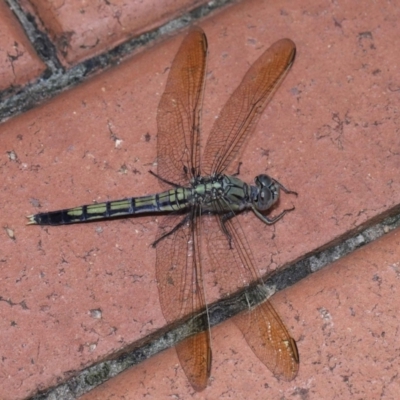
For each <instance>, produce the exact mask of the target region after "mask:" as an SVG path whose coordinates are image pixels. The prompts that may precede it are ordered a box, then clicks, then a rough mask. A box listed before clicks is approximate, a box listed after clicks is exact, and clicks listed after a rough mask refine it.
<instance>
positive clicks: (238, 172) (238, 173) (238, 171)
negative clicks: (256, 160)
mask: <svg viewBox="0 0 400 400" xmlns="http://www.w3.org/2000/svg"><path fill="white" fill-rule="evenodd" d="M242 164H243V163H242V162H241V161H240V162H239V163H238V169H237V171H236V172H235V173H234V174H232V176H238V175H240V167H241V166H242Z"/></svg>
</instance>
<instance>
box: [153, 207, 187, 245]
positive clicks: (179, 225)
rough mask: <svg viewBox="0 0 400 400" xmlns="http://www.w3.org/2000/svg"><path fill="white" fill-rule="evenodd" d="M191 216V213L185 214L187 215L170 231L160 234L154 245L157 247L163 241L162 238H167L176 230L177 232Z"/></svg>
mask: <svg viewBox="0 0 400 400" xmlns="http://www.w3.org/2000/svg"><path fill="white" fill-rule="evenodd" d="M189 218H190V214H187V215H185V217H184V218H183V219H182V221H181V222H179V223H178V224H177V225H176V226H174V227H173V228H172V229H171V230H170V231H169V232H167V233H164V235H162V236H160V237H159V238H157V239H156V240H155V241H154V242H153V243H152V244H151V246H152V247H156V246H157V245H158V243H160V242H161V240H163V239H165V238H166V237H167V236H169V235H172V234H173V233H174V232H176V231H177V230H178V229H179V228H181V227H182V226H183V225H185V224H186V223H187V222H188V221H189Z"/></svg>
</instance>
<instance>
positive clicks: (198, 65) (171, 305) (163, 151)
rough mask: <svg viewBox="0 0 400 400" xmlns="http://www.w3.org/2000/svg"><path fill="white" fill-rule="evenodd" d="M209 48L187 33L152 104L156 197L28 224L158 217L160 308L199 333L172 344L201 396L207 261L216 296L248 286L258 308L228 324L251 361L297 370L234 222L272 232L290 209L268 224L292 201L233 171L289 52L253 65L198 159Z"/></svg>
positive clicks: (197, 31)
mask: <svg viewBox="0 0 400 400" xmlns="http://www.w3.org/2000/svg"><path fill="white" fill-rule="evenodd" d="M207 47H208V45H207V38H206V35H205V33H204V32H203V30H202V29H201V28H199V27H192V28H191V29H190V30H189V33H188V34H187V36H186V37H185V39H184V40H183V42H182V44H181V46H180V48H179V50H178V52H177V54H176V56H175V58H174V61H173V62H172V65H171V68H170V71H169V74H168V78H167V82H166V87H165V91H164V93H163V94H162V96H161V99H160V103H159V106H158V111H157V129H158V136H157V173H154V172H152V174H153V175H155V176H156V178H157V180H158V181H159V183H160V185H161V187H162V188H163V190H164V191H163V192H161V193H157V194H154V195H148V196H141V197H130V198H125V199H122V200H117V201H107V202H104V203H94V204H89V205H84V206H80V207H75V208H69V209H64V210H57V211H51V212H44V213H39V214H35V215H30V216H28V217H27V218H28V219H29V221H28V224H38V225H65V224H72V223H79V222H86V221H92V220H97V219H107V218H115V217H120V216H128V215H137V214H142V213H146V214H148V213H162V214H165V215H164V216H163V218H162V220H161V221H160V223H159V226H158V234H157V237H156V240H155V241H154V243H153V247H155V249H156V278H157V287H158V292H159V299H160V305H161V309H162V312H163V315H164V317H165V319H166V320H167V322H168V323H171V324H173V323H175V322H176V321H179V320H183V319H185V318H188V317H191V319H189V324H190V323H191V322H190V321H192V325H193V329H195V328H196V329H197V330H198V329H199V327H200V332H196V333H194V334H191V335H189V336H188V337H187V338H186V339H184V340H182V341H181V342H179V343H178V344H177V345H176V346H175V348H176V351H177V354H178V358H179V361H180V364H181V366H182V368H183V370H184V372H185V374H186V376H187V378H188V381H189V382H190V384H191V385H192V387H193V388H194V389H195V390H196V391H201V390H203V389H205V388H206V386H207V383H208V379H209V376H210V372H211V358H212V355H211V334H210V322H209V314H208V306H207V301H206V291H205V287H204V286H205V285H204V274H203V269H204V266H205V262H206V261H207V265H211V266H212V269H213V270H214V271H215V274H216V282H218V285H219V286H220V287H221V290H222V292H224V293H227V294H228V293H232V291H233V289H232V288H234V289H236V288H240V287H242V288H243V287H247V286H250V285H252V284H254V282H256V288H258V294H259V298H260V299H261V300H263V302H261V304H258V305H254V306H253V305H252V304H251V301H250V300H249V307H248V309H246V310H245V311H243V312H242V313H240V314H238V315H236V316H235V317H234V318H233V319H234V321H235V323H236V325H237V326H238V327H239V328H240V330H241V331H242V333H243V335H244V337H245V339H246V341H247V343H248V344H249V345H250V348H251V349H252V350H253V352H254V353H255V354H256V356H257V357H258V358H259V359H260V360H261V361H262V362H263V363H264V364H265V365H266V366H267V367H268V368H269V369H270V370H271V371H272V372H273V374H274V375H275V376H277V377H279V378H283V379H285V380H291V379H293V378H294V377H295V376H296V374H297V372H298V368H299V354H298V350H297V347H296V342H295V341H294V339H293V338H292V337H291V336H290V334H289V332H288V330H287V329H286V327H285V325H284V323H283V322H282V320H281V318H280V317H279V315H278V314H277V312H276V311H275V310H274V308H273V306H272V304H271V303H270V302H269V300H268V299H266V295H265V293H264V291H263V289H262V283H263V281H262V278H261V276H260V272H259V270H258V268H257V266H256V262H255V258H254V255H253V253H252V251H251V249H250V246H249V243H248V240H247V238H246V235H245V233H244V230H243V228H242V226H241V224H240V222H239V219H238V217H237V215H238V214H239V213H242V212H246V211H252V212H253V213H254V214H255V215H256V216H257V217H258V218H259V219H260V220H261V221H263V222H264V223H266V224H274V223H275V222H277V221H278V220H279V219H281V218H282V217H283V216H284V215H285V214H286V213H287V212H289V211H291V210H292V209H293V208H292V209H287V210H284V211H282V212H281V213H280V214H279V215H277V216H275V217H274V218H270V217H268V216H267V215H265V214H266V211H267V210H269V209H270V208H271V207H272V206H273V205H274V204H275V203H276V202H277V201H278V199H279V196H280V193H281V191H283V192H285V193H288V194H296V195H297V193H295V192H293V191H290V190H289V189H287V188H286V187H285V186H283V185H282V184H281V183H279V182H278V181H277V180H276V179H273V178H272V177H270V176H268V175H265V174H261V175H258V176H257V177H256V178H255V184H254V185H252V184H248V183H246V182H244V181H242V180H241V179H240V178H239V177H238V175H239V172H240V171H239V169H240V163H238V164H236V172H235V170H234V168H235V163H236V161H237V160H238V159H239V158H240V156H241V154H242V151H243V148H244V145H245V144H246V143H247V142H248V139H249V137H250V136H251V134H252V133H253V132H254V130H255V127H256V124H257V122H258V120H259V118H260V116H261V114H262V112H263V111H264V109H265V107H266V105H267V103H268V102H269V101H270V99H271V98H272V96H273V94H274V93H275V91H276V90H277V88H278V86H279V85H280V83H281V82H282V80H283V79H284V77H285V76H286V74H287V72H288V71H289V69H290V68H291V66H292V64H293V62H294V58H295V53H296V47H295V44H294V43H293V42H292V41H291V40H290V39H282V40H279V41H277V42H276V43H274V44H273V45H272V46H271V47H269V48H268V49H267V50H266V51H265V52H264V53H263V54H262V55H261V56H260V57H259V58H258V60H257V61H255V62H254V64H253V65H252V66H251V67H250V69H249V70H248V72H247V73H246V75H245V76H244V78H243V80H242V82H241V83H240V85H239V86H238V88H237V89H236V90H235V91H234V92H233V94H232V95H231V97H230V98H229V100H228V101H227V103H226V104H225V106H224V107H223V109H222V111H221V113H220V116H219V118H218V119H217V120H216V122H215V123H214V126H213V128H212V130H211V133H210V136H209V137H208V140H207V142H206V145H205V148H204V152H203V156H202V157H201V154H200V148H201V111H202V104H203V92H204V85H205V76H206V58H207ZM150 172H151V171H150ZM203 247H206V248H207V251H206V252H204V251H203ZM205 257H208V258H207V260H206V261H205ZM257 282H258V283H257ZM196 315H197V317H194V316H196ZM195 321H196V322H195ZM196 324H197V325H196ZM195 325H196V327H195Z"/></svg>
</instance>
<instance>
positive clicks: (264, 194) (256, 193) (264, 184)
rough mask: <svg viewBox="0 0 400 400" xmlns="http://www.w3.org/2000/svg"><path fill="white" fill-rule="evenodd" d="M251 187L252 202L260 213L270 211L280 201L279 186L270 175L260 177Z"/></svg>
mask: <svg viewBox="0 0 400 400" xmlns="http://www.w3.org/2000/svg"><path fill="white" fill-rule="evenodd" d="M254 182H255V184H256V185H257V186H251V202H252V204H253V206H254V207H255V208H256V209H257V210H259V211H265V210H268V209H269V208H270V207H272V206H273V205H274V204H275V203H276V202H277V201H278V199H279V185H278V184H277V182H276V181H275V180H274V179H272V178H271V177H270V176H268V175H258V176H256V177H255V179H254Z"/></svg>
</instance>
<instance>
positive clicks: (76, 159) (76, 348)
mask: <svg viewBox="0 0 400 400" xmlns="http://www.w3.org/2000/svg"><path fill="white" fill-rule="evenodd" d="M398 17H399V11H398V9H397V8H396V7H395V6H390V5H389V4H384V5H383V4H379V5H378V4H376V5H375V4H374V3H372V2H371V3H368V6H366V7H364V8H363V9H360V8H359V7H358V6H357V5H356V4H354V5H353V3H348V4H346V5H344V4H342V5H338V4H333V3H326V2H322V1H321V2H319V3H315V2H312V3H311V2H307V1H305V0H304V1H302V2H296V3H293V2H289V1H287V2H285V1H283V2H279V4H278V3H274V2H264V1H256V0H253V1H246V2H242V3H239V4H237V5H235V6H232V7H230V8H227V9H226V10H224V11H223V12H221V13H219V14H218V15H215V16H213V17H210V18H208V19H206V20H204V21H199V24H200V25H201V26H202V27H203V28H204V30H205V31H206V33H207V36H208V40H209V44H210V55H209V63H208V76H207V84H206V95H205V104H204V112H203V114H204V133H205V136H207V134H208V132H209V130H210V127H211V125H212V123H213V121H214V120H215V117H216V116H217V115H218V113H219V110H220V107H221V106H222V105H223V104H224V102H225V101H226V100H227V98H228V97H229V95H230V94H231V92H232V90H233V89H234V87H235V86H236V85H237V84H238V83H239V82H240V79H241V78H242V76H243V74H244V73H245V71H246V69H247V68H248V66H249V65H250V64H251V63H252V62H253V61H254V60H255V59H256V58H257V56H258V55H259V54H261V52H262V51H263V50H265V49H266V47H267V46H268V45H270V44H271V43H272V42H273V41H275V40H277V39H279V38H282V37H290V38H291V39H293V40H294V42H295V43H296V44H297V47H298V57H297V60H296V62H295V65H294V67H293V69H292V71H291V72H290V73H289V75H288V76H287V78H286V80H285V82H284V83H283V85H282V87H281V88H280V90H279V91H278V93H277V94H276V95H275V98H274V100H273V102H272V104H271V106H270V107H269V108H268V110H267V111H266V112H265V113H264V115H263V116H262V118H261V120H260V122H259V125H258V128H257V130H256V132H255V134H254V137H253V138H252V139H251V141H250V143H249V144H248V147H247V149H246V151H245V156H244V159H243V160H242V161H243V162H244V164H243V166H242V170H241V173H242V177H243V178H244V179H247V180H251V179H252V178H253V176H254V175H255V174H258V173H263V172H268V173H269V174H271V175H272V176H274V177H276V178H277V179H279V180H280V181H281V182H282V183H284V184H285V185H287V186H288V187H290V188H291V189H293V190H296V191H298V192H299V197H298V198H297V199H294V198H292V197H291V196H284V197H283V199H282V202H281V204H280V207H281V208H283V207H285V206H290V205H292V204H294V205H295V206H296V210H295V211H294V212H292V213H290V214H289V215H287V216H285V218H284V219H283V220H282V221H280V222H279V223H278V224H276V225H275V226H273V227H264V226H262V225H261V223H259V222H258V221H257V219H256V218H254V216H252V215H249V216H248V218H243V226H244V228H245V229H246V231H247V232H248V234H249V237H250V240H251V243H252V246H253V248H254V250H255V252H256V254H258V255H260V257H259V259H258V261H259V265H260V266H261V267H262V266H265V265H269V264H271V267H272V268H275V267H281V266H282V265H284V264H286V263H289V262H292V261H294V260H296V259H299V258H301V257H303V256H304V255H305V254H308V253H310V252H312V251H314V250H315V249H316V248H319V247H321V246H323V245H325V244H326V243H329V242H332V241H340V240H341V238H342V237H343V236H344V235H347V234H348V233H349V231H354V230H356V229H358V228H360V227H361V226H363V225H366V224H369V223H370V222H371V220H373V219H381V218H382V215H383V213H387V212H389V211H391V210H392V209H394V208H395V207H397V206H398V204H399V203H400V180H399V174H398V171H399V168H400V150H399V135H398V126H399V96H400V91H399V87H400V81H399V78H398V75H399V74H398V65H399V55H398V52H396V51H394V47H393V44H394V43H396V41H397V38H398V33H399V28H398V24H397V20H398ZM182 37H183V34H182V35H178V36H177V37H176V38H173V39H171V40H168V41H166V42H164V43H161V44H159V45H157V46H155V47H154V48H152V49H149V50H148V51H147V52H145V53H143V54H141V55H139V56H136V57H134V58H132V59H130V60H128V61H126V62H124V63H122V64H121V65H119V66H118V67H116V68H114V69H112V70H108V71H107V72H105V73H104V74H101V75H98V76H97V77H95V78H93V79H91V80H89V81H87V82H86V83H84V84H82V85H80V86H79V87H77V88H75V89H73V90H71V91H67V92H64V93H63V94H61V95H59V96H57V97H56V98H54V99H53V100H52V101H50V102H48V103H46V104H44V105H41V106H39V107H37V108H36V109H33V110H31V111H29V112H27V113H25V114H23V115H21V116H19V117H16V118H14V119H13V120H10V121H8V122H6V123H4V124H3V125H2V126H0V138H1V139H0V140H1V149H2V151H1V152H0V176H1V181H2V190H1V191H0V206H1V208H2V210H3V212H2V213H1V214H0V227H2V232H3V236H2V241H1V248H0V249H1V250H0V251H1V253H0V267H1V272H0V287H1V293H0V296H1V300H2V301H0V315H1V317H2V318H1V321H0V330H1V334H2V342H1V344H0V354H1V356H2V357H1V360H2V362H1V364H0V379H1V382H0V390H2V391H3V393H0V397H1V398H3V399H5V400H7V399H22V398H26V397H28V396H29V395H32V394H34V393H36V392H37V390H45V389H47V388H49V387H51V386H54V385H57V384H59V383H60V382H62V381H64V380H65V379H67V378H68V377H69V376H71V375H72V374H74V373H75V372H79V371H80V370H82V369H83V368H85V367H87V366H89V365H92V364H93V363H95V362H97V361H99V360H103V359H105V358H106V357H107V356H110V355H111V354H113V353H114V352H116V351H118V350H121V349H122V348H124V346H126V345H127V344H129V343H133V342H135V341H137V340H139V339H142V338H144V337H146V336H147V335H149V334H150V333H153V332H155V331H157V329H159V328H161V327H162V326H163V325H164V324H165V321H164V319H163V317H162V314H161V310H160V307H159V304H158V295H157V289H156V284H155V278H154V264H155V254H154V251H153V250H152V249H151V248H150V247H149V245H150V243H151V242H152V241H153V240H154V237H155V233H156V228H157V218H156V217H140V218H132V219H124V220H118V221H107V222H95V223H90V224H84V225H74V226H68V227H36V226H33V227H32V226H30V227H26V226H25V225H24V224H25V215H27V214H31V213H34V212H39V211H44V210H51V209H58V208H63V207H69V206H75V205H80V204H84V203H91V202H92V201H93V200H97V201H99V200H107V199H116V198H121V197H125V196H131V195H141V194H146V193H152V192H154V191H157V190H159V187H158V183H157V181H156V180H155V179H154V178H153V177H151V176H150V175H149V174H148V173H147V171H148V170H149V169H154V162H155V161H156V110H157V104H158V101H159V99H160V95H161V93H162V91H163V88H164V84H165V80H166V76H167V73H168V67H169V66H170V64H171V61H172V59H173V57H174V55H175V52H176V50H177V47H178V45H179V43H180V41H181V40H182ZM250 222H251V223H252V224H255V227H256V228H255V229H253V225H252V226H251V227H250V226H249V224H250ZM5 228H7V229H5ZM10 230H11V231H12V232H13V234H14V235H15V236H14V238H13V237H10ZM260 232H261V235H260V234H259V233H260ZM260 238H262V240H260ZM398 248H399V246H398V233H396V234H393V235H391V237H390V239H382V240H381V241H379V242H377V243H376V244H374V245H373V246H371V247H370V248H365V249H362V250H360V251H358V252H357V253H356V254H354V255H353V256H351V257H354V258H353V261H350V262H349V261H348V260H349V259H350V258H347V259H345V260H342V261H340V262H339V263H337V264H335V265H332V266H331V267H330V268H328V269H326V270H324V271H323V272H321V273H319V274H318V275H315V276H310V277H309V278H308V279H306V280H305V281H304V282H301V283H300V284H298V285H295V286H294V287H292V288H290V289H289V290H287V291H286V292H285V293H284V294H283V293H281V294H279V295H278V296H276V297H275V298H274V304H275V305H276V307H277V309H278V310H279V312H280V313H281V315H282V317H283V319H284V321H285V322H286V324H287V325H288V327H289V328H290V330H291V332H292V334H293V336H294V337H295V338H296V339H297V340H298V344H299V350H300V357H301V366H300V374H299V377H298V378H297V379H296V380H295V381H294V382H291V383H282V382H280V383H279V384H278V383H277V382H276V380H275V379H274V378H273V377H272V375H271V374H270V373H269V372H268V371H267V370H266V369H265V368H264V367H263V366H262V365H261V364H260V363H259V362H258V360H257V359H256V358H255V357H254V356H253V355H252V353H251V351H250V350H249V349H248V348H247V347H246V346H244V342H243V340H242V339H241V337H240V335H238V334H237V333H235V332H236V331H234V330H233V326H231V324H230V323H227V324H223V325H221V327H218V328H216V329H215V333H214V339H213V343H214V348H215V349H222V350H219V351H217V350H216V355H215V362H214V367H213V372H212V381H211V386H210V389H206V391H205V392H203V393H202V394H199V395H197V397H199V398H215V397H213V395H212V393H218V394H219V396H220V397H222V398H223V396H225V397H229V396H231V397H233V398H256V396H258V397H263V396H266V395H268V396H269V394H268V393H269V392H268V387H271V391H272V390H274V393H275V394H274V395H273V396H272V395H271V396H269V398H281V397H282V396H283V394H282V393H285V394H286V396H287V397H289V394H294V393H295V394H296V395H297V396H298V398H302V397H301V396H303V397H304V393H305V394H307V393H312V395H311V394H310V398H324V399H325V398H328V399H329V398H334V397H335V396H336V398H346V397H348V398H349V394H350V395H351V396H352V397H355V398H366V395H368V394H369V393H371V397H370V398H387V399H390V398H395V397H393V395H392V393H394V394H395V393H397V392H396V391H395V389H396V385H398V380H397V378H396V376H395V374H394V372H393V371H395V369H396V368H397V369H398V364H396V363H397V361H396V360H397V359H398V351H399V350H398V345H397V342H396V341H395V340H393V335H394V334H395V333H396V329H397V330H398V324H397V325H396V318H395V317H394V316H395V315H397V314H398V309H397V308H398V307H397V303H396V299H397V298H398V297H399V287H400V286H399V284H398V277H397V269H396V268H398V260H399V257H398ZM385 249H386V250H385ZM364 251H365V252H367V253H363V252H364ZM363 254H364V255H363ZM360 255H361V256H360ZM357 257H358V258H357ZM360 258H361V259H360ZM350 260H351V259H350ZM370 260H374V261H370ZM396 263H397V264H396ZM206 279H207V280H208V282H209V283H213V280H212V275H210V274H207V275H206ZM358 279H359V280H358ZM209 287H210V286H209ZM214 295H215V293H213V292H212V293H211V295H210V298H212V297H213V296H214ZM388 299H389V300H390V301H389V303H388ZM385 307H386V308H385ZM97 310H99V312H97ZM98 316H101V318H98ZM386 316H387V317H386ZM368 317H370V318H369V319H368ZM383 332H385V333H383ZM235 342H237V344H235ZM381 350H382V351H381ZM380 351H381V352H380ZM389 351H391V352H392V358H391V359H389V356H388V354H389ZM370 354H371V355H370ZM368 363H369V364H368ZM153 367H154V368H156V369H154V368H153ZM368 368H369V370H368ZM137 371H139V372H137ZM143 371H145V372H143ZM135 374H136V375H135ZM137 374H138V375H137ZM368 374H373V377H374V379H375V380H373V379H372V378H371V375H368ZM127 375H128V376H129V379H128V378H126V379H127V380H128V382H125V381H124V382H125V384H126V385H129V382H130V380H132V382H134V383H133V385H134V386H133V387H131V386H129V387H128V386H124V385H125V384H124V385H123V387H127V389H126V392H125V396H126V397H127V398H137V397H139V395H142V396H143V397H144V396H145V395H146V394H147V393H152V394H153V396H154V397H155V398H163V397H166V396H165V395H169V396H170V395H176V396H177V397H179V396H180V397H181V398H186V397H188V396H187V393H188V392H191V389H190V388H188V386H187V383H186V380H185V377H184V375H183V373H182V371H181V369H180V367H179V366H178V365H177V358H176V356H175V355H174V352H173V351H172V350H171V351H168V352H165V353H163V354H161V355H159V356H156V357H154V358H153V359H152V360H149V361H148V362H146V363H145V364H143V365H142V366H139V367H137V368H134V369H132V370H130V371H128V372H126V373H125V374H124V375H121V376H120V377H118V378H117V382H120V381H121V380H124V377H126V376H127ZM232 377H234V379H232ZM366 377H368V379H367V378H366ZM147 379H150V380H147ZM143 382H144V383H143ZM371 382H372V383H371ZM113 385H114V383H113V381H112V382H110V384H109V385H108V388H106V389H104V387H102V388H99V389H98V391H96V392H95V393H102V390H104V393H106V394H105V395H104V396H103V398H107V393H120V392H117V390H116V389H115V388H114V389H113ZM121 385H122V384H121ZM369 385H371V386H369ZM373 385H375V386H373ZM110 387H111V392H107V391H108V390H110V389H109V388H110ZM223 388H226V390H225V391H224V390H223ZM230 388H233V389H230ZM378 389H381V390H380V391H379V393H378ZM213 390H215V392H213ZM263 390H265V392H263ZM159 391H161V392H159ZM208 391H209V392H208ZM208 393H211V394H208ZM376 393H378V394H377V396H375V394H376ZM164 394H165V395H164ZM89 396H90V395H89ZM98 396H99V397H100V395H98ZM351 396H350V397H351ZM109 397H111V396H109ZM292 397H294V396H292ZM117 398H118V397H117ZM294 398H296V397H294Z"/></svg>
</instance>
